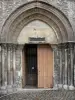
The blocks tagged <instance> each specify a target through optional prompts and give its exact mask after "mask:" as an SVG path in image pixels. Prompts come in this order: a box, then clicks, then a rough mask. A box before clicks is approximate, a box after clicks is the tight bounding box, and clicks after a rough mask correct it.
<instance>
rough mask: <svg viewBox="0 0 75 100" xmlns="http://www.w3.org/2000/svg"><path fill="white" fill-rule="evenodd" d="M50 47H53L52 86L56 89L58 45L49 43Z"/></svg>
mask: <svg viewBox="0 0 75 100" xmlns="http://www.w3.org/2000/svg"><path fill="white" fill-rule="evenodd" d="M51 46H52V48H53V54H54V58H53V59H54V75H53V78H54V88H55V89H58V77H59V76H58V58H57V55H58V47H57V45H51Z"/></svg>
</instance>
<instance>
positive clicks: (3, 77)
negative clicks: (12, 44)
mask: <svg viewBox="0 0 75 100" xmlns="http://www.w3.org/2000/svg"><path fill="white" fill-rule="evenodd" d="M1 51H2V86H4V85H5V74H4V62H5V60H4V58H5V57H4V46H2V50H1Z"/></svg>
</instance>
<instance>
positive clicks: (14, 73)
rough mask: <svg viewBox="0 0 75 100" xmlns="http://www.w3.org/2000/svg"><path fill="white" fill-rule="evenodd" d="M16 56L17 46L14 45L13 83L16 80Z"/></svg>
mask: <svg viewBox="0 0 75 100" xmlns="http://www.w3.org/2000/svg"><path fill="white" fill-rule="evenodd" d="M15 60H16V57H15V47H13V83H14V85H15V82H16V78H15V77H16V61H15Z"/></svg>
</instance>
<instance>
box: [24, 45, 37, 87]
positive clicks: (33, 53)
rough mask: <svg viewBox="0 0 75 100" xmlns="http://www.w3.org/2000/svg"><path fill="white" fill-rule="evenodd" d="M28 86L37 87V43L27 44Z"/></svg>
mask: <svg viewBox="0 0 75 100" xmlns="http://www.w3.org/2000/svg"><path fill="white" fill-rule="evenodd" d="M24 49H25V58H26V59H25V60H26V87H27V88H28V87H29V88H30V87H37V45H36V44H26V45H25V48H24Z"/></svg>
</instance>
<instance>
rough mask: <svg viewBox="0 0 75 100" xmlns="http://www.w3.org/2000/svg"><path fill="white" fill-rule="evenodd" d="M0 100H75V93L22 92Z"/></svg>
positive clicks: (50, 91)
mask: <svg viewBox="0 0 75 100" xmlns="http://www.w3.org/2000/svg"><path fill="white" fill-rule="evenodd" d="M0 100H75V91H63V90H61V91H60V90H58V91H56V90H53V91H52V90H22V91H18V92H17V93H13V94H10V95H6V96H3V97H1V98H0Z"/></svg>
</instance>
